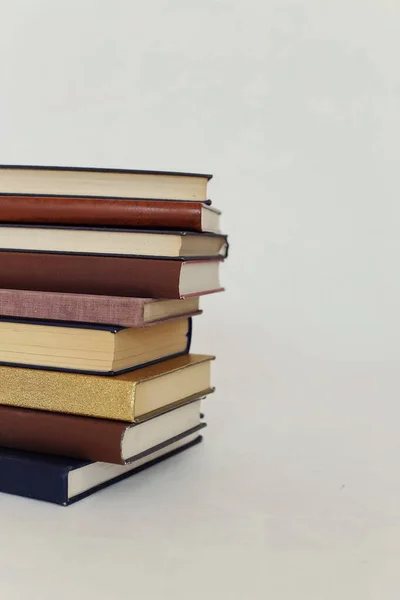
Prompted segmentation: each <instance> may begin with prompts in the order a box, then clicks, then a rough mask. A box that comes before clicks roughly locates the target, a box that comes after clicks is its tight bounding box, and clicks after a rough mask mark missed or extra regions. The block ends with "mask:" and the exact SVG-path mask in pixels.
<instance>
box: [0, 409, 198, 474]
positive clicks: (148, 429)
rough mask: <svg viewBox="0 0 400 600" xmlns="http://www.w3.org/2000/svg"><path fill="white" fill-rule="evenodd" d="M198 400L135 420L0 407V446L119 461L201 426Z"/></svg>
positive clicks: (125, 462) (57, 454)
mask: <svg viewBox="0 0 400 600" xmlns="http://www.w3.org/2000/svg"><path fill="white" fill-rule="evenodd" d="M200 403H201V398H195V399H192V400H190V402H188V403H186V404H184V405H182V406H179V407H177V408H174V409H173V410H169V411H167V412H165V413H164V414H162V415H158V416H154V417H152V418H150V419H148V420H146V421H143V422H142V423H139V424H137V425H128V424H127V423H123V422H121V421H112V420H109V419H95V418H91V417H79V416H76V415H68V414H62V413H52V412H46V411H42V410H30V409H27V408H15V407H10V406H0V446H2V447H4V448H15V449H18V450H25V451H28V452H39V453H41V454H53V455H56V456H70V457H71V458H81V459H86V460H92V461H100V462H105V463H114V464H120V465H123V464H127V463H129V462H132V460H137V459H138V458H141V457H143V456H146V455H147V454H149V453H151V452H154V451H155V450H158V449H159V448H160V447H163V446H164V445H167V444H170V443H173V442H175V441H177V440H179V439H181V438H182V437H184V436H186V435H188V434H190V433H194V432H195V431H198V430H199V429H201V428H202V427H205V423H202V421H201V415H200Z"/></svg>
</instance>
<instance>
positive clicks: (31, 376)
mask: <svg viewBox="0 0 400 600" xmlns="http://www.w3.org/2000/svg"><path fill="white" fill-rule="evenodd" d="M213 358H214V357H213V356H207V355H201V354H184V355H182V356H178V357H176V358H171V359H169V360H165V361H162V362H159V363H156V364H154V365H151V366H147V367H143V368H142V369H137V370H135V371H129V372H128V373H124V374H122V375H115V376H114V377H103V376H102V375H86V374H81V373H63V372H59V371H50V370H36V369H29V368H18V367H4V366H0V404H2V405H4V406H19V407H21V408H32V409H38V410H48V411H53V412H60V413H67V414H74V415H83V416H89V417H98V418H102V419H114V420H119V421H126V422H129V423H134V422H139V421H141V420H143V418H145V417H146V418H147V417H149V416H150V414H151V413H154V414H155V413H156V411H157V412H158V413H161V412H165V411H166V410H168V409H169V408H172V406H178V405H180V404H184V403H186V402H187V401H188V400H189V399H191V398H194V397H199V396H205V395H207V394H208V393H209V392H210V390H211V384H210V362H211V360H212V359H213Z"/></svg>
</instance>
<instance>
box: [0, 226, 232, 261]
mask: <svg viewBox="0 0 400 600" xmlns="http://www.w3.org/2000/svg"><path fill="white" fill-rule="evenodd" d="M0 250H15V251H17V252H57V253H72V254H95V255H100V256H141V257H150V258H209V257H212V258H218V257H221V258H225V257H226V255H227V252H228V242H227V237H226V236H225V235H218V234H216V233H194V232H193V231H143V230H132V229H115V228H114V229H111V228H104V227H103V228H99V227H90V228H88V227H76V226H75V227H64V226H62V225H26V224H25V225H22V226H21V225H16V224H0Z"/></svg>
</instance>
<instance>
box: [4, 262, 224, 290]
mask: <svg viewBox="0 0 400 600" xmlns="http://www.w3.org/2000/svg"><path fill="white" fill-rule="evenodd" d="M220 262H221V260H192V261H180V260H164V259H152V258H123V257H108V256H89V255H80V254H45V253H41V252H32V253H30V252H0V289H1V288H7V289H13V290H40V291H44V292H66V293H76V294H101V295H106V296H135V297H139V298H171V299H173V298H187V297H190V296H200V295H203V294H210V293H212V292H217V291H221V290H222V289H223V288H221V285H220V283H219V264H220Z"/></svg>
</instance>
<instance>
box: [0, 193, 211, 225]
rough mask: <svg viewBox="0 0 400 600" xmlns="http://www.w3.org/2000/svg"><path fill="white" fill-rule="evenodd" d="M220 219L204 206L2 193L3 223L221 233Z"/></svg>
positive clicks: (196, 203) (0, 197)
mask: <svg viewBox="0 0 400 600" xmlns="http://www.w3.org/2000/svg"><path fill="white" fill-rule="evenodd" d="M219 215H220V212H219V211H218V210H216V209H214V208H211V207H210V206H205V205H204V204H203V203H201V202H185V201H181V202H177V201H165V200H141V199H135V200H131V199H121V198H85V197H80V198H78V197H74V196H21V195H8V194H1V193H0V223H30V224H39V225H41V224H45V225H46V224H47V225H88V226H92V227H94V226H106V227H124V228H130V227H131V228H135V229H172V230H175V231H178V230H179V231H199V232H211V233H219Z"/></svg>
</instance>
